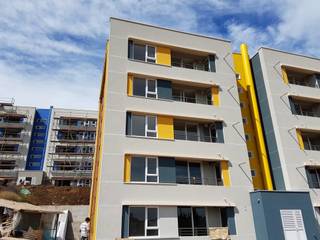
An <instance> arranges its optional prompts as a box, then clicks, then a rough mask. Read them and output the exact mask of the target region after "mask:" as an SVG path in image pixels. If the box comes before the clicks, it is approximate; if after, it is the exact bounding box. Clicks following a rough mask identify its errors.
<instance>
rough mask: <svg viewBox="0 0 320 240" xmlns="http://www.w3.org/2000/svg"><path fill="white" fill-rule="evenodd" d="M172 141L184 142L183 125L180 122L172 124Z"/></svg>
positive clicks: (184, 131) (184, 132)
mask: <svg viewBox="0 0 320 240" xmlns="http://www.w3.org/2000/svg"><path fill="white" fill-rule="evenodd" d="M173 125H174V139H181V140H186V130H185V124H184V123H182V122H176V121H175V122H174V124H173Z"/></svg>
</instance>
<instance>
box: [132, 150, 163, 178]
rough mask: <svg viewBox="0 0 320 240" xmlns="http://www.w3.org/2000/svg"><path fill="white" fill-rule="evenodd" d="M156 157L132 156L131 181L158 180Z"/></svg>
mask: <svg viewBox="0 0 320 240" xmlns="http://www.w3.org/2000/svg"><path fill="white" fill-rule="evenodd" d="M158 166H159V165H158V158H157V157H144V156H134V157H132V160H131V181H132V182H148V183H157V182H159V168H158Z"/></svg>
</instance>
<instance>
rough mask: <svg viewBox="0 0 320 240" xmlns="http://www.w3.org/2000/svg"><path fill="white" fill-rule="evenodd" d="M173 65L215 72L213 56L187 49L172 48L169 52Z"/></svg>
mask: <svg viewBox="0 0 320 240" xmlns="http://www.w3.org/2000/svg"><path fill="white" fill-rule="evenodd" d="M171 65H172V66H173V67H181V68H188V69H194V70H201V71H207V72H215V71H216V69H215V56H214V55H209V54H206V53H199V52H193V53H192V51H187V50H180V49H179V50H173V51H172V52H171Z"/></svg>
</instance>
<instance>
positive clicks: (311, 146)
mask: <svg viewBox="0 0 320 240" xmlns="http://www.w3.org/2000/svg"><path fill="white" fill-rule="evenodd" d="M305 149H306V150H312V151H320V145H315V144H306V146H305Z"/></svg>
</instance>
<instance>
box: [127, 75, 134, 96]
mask: <svg viewBox="0 0 320 240" xmlns="http://www.w3.org/2000/svg"><path fill="white" fill-rule="evenodd" d="M127 94H128V96H132V95H133V75H131V74H128V83H127Z"/></svg>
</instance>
